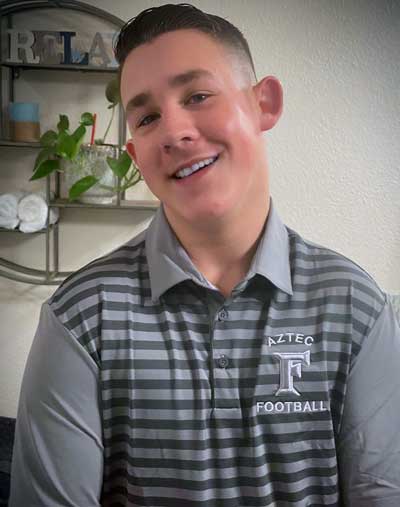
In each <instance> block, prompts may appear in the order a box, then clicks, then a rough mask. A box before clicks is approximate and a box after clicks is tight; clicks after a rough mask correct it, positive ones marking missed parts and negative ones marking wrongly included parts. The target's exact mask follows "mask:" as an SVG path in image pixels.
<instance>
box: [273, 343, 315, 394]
mask: <svg viewBox="0 0 400 507" xmlns="http://www.w3.org/2000/svg"><path fill="white" fill-rule="evenodd" d="M272 355H273V356H275V357H277V358H278V359H279V362H280V385H279V389H278V390H277V391H276V393H275V396H279V395H280V394H289V393H292V394H295V395H296V396H300V393H299V391H297V389H296V388H295V387H294V386H293V377H298V378H301V365H302V364H304V365H306V366H310V351H309V350H307V352H296V353H292V352H274V353H273V354H272Z"/></svg>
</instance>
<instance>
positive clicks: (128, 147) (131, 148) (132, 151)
mask: <svg viewBox="0 0 400 507" xmlns="http://www.w3.org/2000/svg"><path fill="white" fill-rule="evenodd" d="M125 146H126V151H127V152H128V155H129V156H130V157H131V159H132V160H133V162H134V163H135V164H136V165H137V158H136V150H135V145H134V144H133V139H128V141H127V142H126V144H125Z"/></svg>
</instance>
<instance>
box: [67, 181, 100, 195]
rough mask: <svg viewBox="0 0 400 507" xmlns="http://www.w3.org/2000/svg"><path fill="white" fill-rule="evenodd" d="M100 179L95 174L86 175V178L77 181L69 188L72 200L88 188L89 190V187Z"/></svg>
mask: <svg viewBox="0 0 400 507" xmlns="http://www.w3.org/2000/svg"><path fill="white" fill-rule="evenodd" d="M98 181H99V180H98V178H96V177H95V176H85V177H84V178H81V179H80V180H78V181H76V182H75V183H74V184H73V185H72V187H71V188H70V189H69V193H68V195H69V199H70V200H71V201H73V200H75V199H76V198H77V197H79V196H80V195H81V194H83V193H84V192H86V190H89V188H91V187H93V185H96V183H97V182H98Z"/></svg>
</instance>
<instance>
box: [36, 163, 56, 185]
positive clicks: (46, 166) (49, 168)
mask: <svg viewBox="0 0 400 507" xmlns="http://www.w3.org/2000/svg"><path fill="white" fill-rule="evenodd" d="M59 168H60V161H59V160H45V161H44V162H43V163H42V164H40V166H39V167H38V168H37V169H36V171H35V172H34V173H33V175H32V177H31V178H30V181H33V180H38V179H39V178H44V177H45V176H47V175H49V174H51V173H52V172H53V171H56V170H57V169H59Z"/></svg>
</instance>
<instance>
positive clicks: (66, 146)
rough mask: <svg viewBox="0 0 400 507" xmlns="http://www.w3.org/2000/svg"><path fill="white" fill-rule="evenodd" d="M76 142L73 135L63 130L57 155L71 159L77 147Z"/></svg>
mask: <svg viewBox="0 0 400 507" xmlns="http://www.w3.org/2000/svg"><path fill="white" fill-rule="evenodd" d="M76 144H77V143H76V141H75V139H74V138H73V137H72V136H71V135H69V134H67V133H66V132H61V133H60V135H59V141H58V145H57V155H60V157H62V158H67V159H69V160H71V159H72V158H73V154H74V152H75V149H76Z"/></svg>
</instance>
